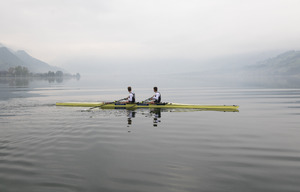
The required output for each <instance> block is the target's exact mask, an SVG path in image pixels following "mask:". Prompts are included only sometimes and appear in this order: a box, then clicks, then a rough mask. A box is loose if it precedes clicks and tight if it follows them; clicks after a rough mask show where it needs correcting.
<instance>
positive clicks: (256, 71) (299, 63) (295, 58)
mask: <svg viewBox="0 0 300 192" xmlns="http://www.w3.org/2000/svg"><path fill="white" fill-rule="evenodd" d="M244 71H245V72H247V73H249V74H252V75H279V76H300V51H288V52H285V53H282V54H280V55H278V56H276V57H273V58H270V59H267V60H264V61H261V62H259V63H257V64H255V65H252V66H247V67H245V68H244Z"/></svg>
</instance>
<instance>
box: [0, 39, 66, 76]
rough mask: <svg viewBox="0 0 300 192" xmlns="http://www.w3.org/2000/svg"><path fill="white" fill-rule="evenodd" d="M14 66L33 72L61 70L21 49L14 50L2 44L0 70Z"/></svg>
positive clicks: (0, 48)
mask: <svg viewBox="0 0 300 192" xmlns="http://www.w3.org/2000/svg"><path fill="white" fill-rule="evenodd" d="M0 46H1V44H0ZM16 66H22V67H27V68H28V69H29V71H30V72H33V73H46V72H48V71H58V70H62V69H60V68H57V67H53V66H50V65H49V64H47V63H45V62H43V61H40V60H38V59H36V58H34V57H32V56H30V55H29V54H28V53H26V52H25V51H23V50H20V51H17V52H14V51H11V50H10V49H8V48H7V47H4V46H3V45H2V47H0V71H7V70H8V69H9V68H10V67H16Z"/></svg>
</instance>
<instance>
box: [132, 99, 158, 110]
mask: <svg viewBox="0 0 300 192" xmlns="http://www.w3.org/2000/svg"><path fill="white" fill-rule="evenodd" d="M151 98H152V97H150V98H148V99H145V100H144V101H142V102H141V103H143V102H145V101H147V100H149V99H151ZM137 104H138V103H136V104H134V105H132V106H131V107H128V108H127V109H132V108H134V107H135V106H136V105H137Z"/></svg>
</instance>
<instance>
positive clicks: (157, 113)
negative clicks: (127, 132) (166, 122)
mask: <svg viewBox="0 0 300 192" xmlns="http://www.w3.org/2000/svg"><path fill="white" fill-rule="evenodd" d="M126 113H127V127H129V126H131V125H132V119H133V118H135V115H136V113H137V112H136V111H135V110H127V111H126ZM142 114H144V115H146V117H152V118H153V127H157V125H158V123H160V122H161V121H160V118H161V109H159V108H158V109H150V110H149V112H147V113H146V114H145V113H142Z"/></svg>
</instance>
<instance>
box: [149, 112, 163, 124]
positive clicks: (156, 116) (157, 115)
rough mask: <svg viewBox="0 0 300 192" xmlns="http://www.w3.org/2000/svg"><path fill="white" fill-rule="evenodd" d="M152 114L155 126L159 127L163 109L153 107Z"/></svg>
mask: <svg viewBox="0 0 300 192" xmlns="http://www.w3.org/2000/svg"><path fill="white" fill-rule="evenodd" d="M150 114H152V116H153V127H157V124H158V123H159V122H160V118H161V109H160V108H157V109H151V110H150Z"/></svg>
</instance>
